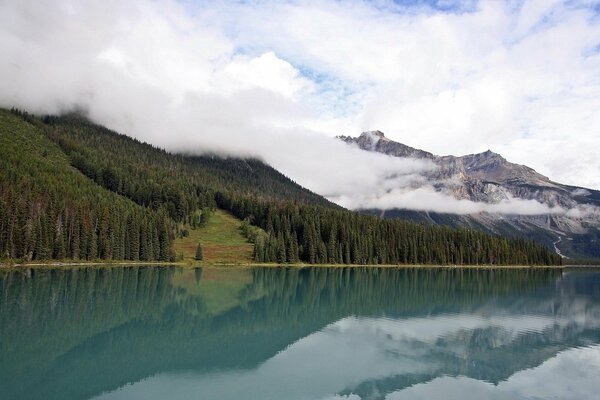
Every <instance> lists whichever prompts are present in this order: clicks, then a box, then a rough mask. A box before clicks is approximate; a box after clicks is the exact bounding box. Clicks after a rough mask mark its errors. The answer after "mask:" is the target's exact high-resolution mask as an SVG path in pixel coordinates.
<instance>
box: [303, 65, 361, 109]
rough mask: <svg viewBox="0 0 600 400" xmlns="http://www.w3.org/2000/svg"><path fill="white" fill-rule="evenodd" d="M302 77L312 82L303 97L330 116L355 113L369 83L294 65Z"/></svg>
mask: <svg viewBox="0 0 600 400" xmlns="http://www.w3.org/2000/svg"><path fill="white" fill-rule="evenodd" d="M295 67H296V68H297V69H298V71H300V73H301V74H302V76H303V77H305V78H306V79H309V80H310V81H311V82H313V83H314V85H315V86H314V90H313V91H312V92H311V93H309V94H307V96H306V97H305V98H304V100H305V101H307V102H308V103H309V104H310V105H311V106H312V107H313V108H318V109H319V110H320V111H322V112H323V113H326V114H328V115H330V116H332V117H336V118H343V117H349V116H352V115H355V114H356V113H358V112H360V110H361V109H362V107H363V106H364V98H363V95H364V93H366V92H368V90H369V88H370V87H371V86H372V84H371V83H366V82H361V83H356V82H349V81H345V80H342V79H340V78H338V77H336V76H335V75H332V74H328V73H324V72H320V71H317V70H315V69H312V68H310V67H307V66H295Z"/></svg>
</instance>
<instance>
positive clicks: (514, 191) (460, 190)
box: [340, 131, 600, 257]
mask: <svg viewBox="0 0 600 400" xmlns="http://www.w3.org/2000/svg"><path fill="white" fill-rule="evenodd" d="M340 139H341V140H343V141H345V142H346V143H349V144H353V145H357V146H358V147H360V148H361V149H363V150H365V151H373V152H379V153H383V154H387V155H390V156H394V157H411V158H417V159H423V160H429V161H430V162H432V163H433V164H434V165H435V168H434V169H433V170H432V171H429V172H427V173H425V174H424V175H425V177H426V180H427V181H426V184H427V185H429V186H431V187H433V188H434V189H435V191H437V192H441V193H445V194H448V195H450V196H452V197H453V198H455V199H458V200H470V201H473V202H478V203H485V204H499V203H501V202H509V201H512V200H514V199H520V200H534V201H536V202H539V203H541V205H544V206H546V207H547V209H548V210H549V212H548V213H545V214H544V213H540V214H537V215H519V213H518V211H517V212H515V214H513V215H511V214H507V213H503V214H497V213H493V212H480V213H473V214H469V215H461V214H450V213H448V214H443V213H439V212H427V211H415V210H406V209H401V208H398V209H390V210H383V211H382V210H376V209H371V210H364V211H366V212H368V213H372V214H377V215H384V216H387V217H400V218H407V219H410V220H414V221H419V222H424V223H430V224H436V225H449V226H453V227H457V226H462V227H469V228H473V229H478V230H482V231H484V232H488V233H495V234H501V235H503V236H509V237H514V236H524V237H528V238H532V239H535V240H537V241H539V242H541V243H544V244H545V245H547V246H548V247H550V248H553V247H554V246H555V245H556V246H557V248H559V249H560V251H561V252H562V253H563V254H566V255H568V256H571V257H600V249H599V247H600V246H598V241H597V238H598V237H599V236H600V231H599V230H598V228H599V227H600V214H599V213H598V208H597V207H600V191H596V190H592V189H586V188H580V187H573V186H569V185H563V184H560V183H557V182H553V181H551V180H550V179H548V178H547V177H545V176H543V175H541V174H539V173H537V172H536V171H535V170H533V169H532V168H529V167H527V166H524V165H518V164H514V163H511V162H508V161H507V160H506V159H505V158H503V157H502V156H501V155H499V154H496V153H494V152H492V151H489V150H488V151H486V152H483V153H479V154H469V155H466V156H462V157H455V156H436V155H433V154H432V153H428V152H426V151H422V150H418V149H414V148H412V147H409V146H406V145H404V144H401V143H397V142H394V141H392V140H389V139H387V138H386V137H385V135H384V134H383V133H382V132H379V131H375V132H365V133H363V134H361V135H360V136H359V137H357V138H352V137H348V136H341V137H340Z"/></svg>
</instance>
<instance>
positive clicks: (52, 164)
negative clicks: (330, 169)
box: [0, 111, 560, 265]
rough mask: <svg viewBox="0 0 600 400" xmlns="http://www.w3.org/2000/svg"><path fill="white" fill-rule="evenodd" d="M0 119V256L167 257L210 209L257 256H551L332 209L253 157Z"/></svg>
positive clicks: (63, 121) (59, 122)
mask: <svg viewBox="0 0 600 400" xmlns="http://www.w3.org/2000/svg"><path fill="white" fill-rule="evenodd" d="M0 117H1V119H0V141H1V142H0V143H1V144H2V146H1V148H0V156H1V158H2V160H1V161H0V162H1V163H2V164H1V166H2V169H1V171H0V258H4V259H13V260H25V261H29V260H45V259H84V260H93V259H116V260H123V259H126V260H173V259H174V258H175V254H174V252H173V250H172V241H173V239H174V237H175V235H176V234H178V230H177V226H178V224H180V223H184V222H187V223H190V222H191V221H190V220H191V217H192V215H194V213H195V212H196V211H197V210H198V209H201V208H207V207H208V208H215V207H219V208H222V209H224V210H227V211H230V212H231V213H233V214H234V215H235V216H237V217H239V218H240V219H244V220H245V221H244V223H243V224H242V229H243V232H244V233H245V234H246V236H247V237H248V238H249V240H250V241H252V242H253V243H254V244H255V246H254V247H255V250H254V257H255V260H256V261H259V262H282V263H283V262H291V263H294V262H299V261H302V262H307V263H332V264H338V263H345V264H397V263H413V264H417V263H427V264H542V265H547V264H558V263H560V258H559V257H558V256H557V255H556V254H553V252H551V251H550V250H548V249H547V248H545V247H543V246H539V245H537V244H535V243H533V242H530V241H525V240H519V239H515V240H507V239H504V238H499V237H494V236H489V235H485V234H483V233H477V232H474V231H470V230H466V229H458V230H453V229H449V228H445V227H433V226H432V227H426V226H423V225H419V224H415V223H411V222H406V221H401V220H381V219H379V218H377V217H372V216H366V215H360V214H357V213H354V212H350V211H347V210H343V209H341V208H340V207H338V206H336V205H334V204H332V203H330V202H329V201H327V200H326V199H324V198H323V197H321V196H318V195H316V194H314V193H312V192H310V191H308V190H306V189H304V188H302V187H301V186H299V185H297V184H296V183H294V182H293V181H291V180H290V179H288V178H287V177H285V176H284V175H282V174H281V173H279V172H278V171H276V170H275V169H273V168H271V167H269V166H268V165H266V164H264V163H262V162H261V161H258V160H252V159H236V158H222V157H218V156H207V155H205V156H189V155H173V154H170V153H168V152H166V151H164V150H162V149H159V148H156V147H153V146H151V145H148V144H145V143H141V142H139V141H137V140H135V139H132V138H129V137H127V136H124V135H120V134H118V133H116V132H113V131H110V130H108V129H105V128H103V127H100V126H98V125H95V124H92V123H90V122H89V121H87V120H86V119H85V118H83V117H81V116H78V115H67V116H63V117H54V116H46V117H42V118H38V117H33V116H31V115H29V114H26V113H23V112H18V111H13V112H12V113H11V112H8V111H0ZM257 227H260V228H262V229H258V228H257Z"/></svg>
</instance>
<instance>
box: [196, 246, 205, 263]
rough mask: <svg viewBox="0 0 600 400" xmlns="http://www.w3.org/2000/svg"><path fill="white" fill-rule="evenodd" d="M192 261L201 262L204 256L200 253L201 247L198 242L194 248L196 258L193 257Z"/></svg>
mask: <svg viewBox="0 0 600 400" xmlns="http://www.w3.org/2000/svg"><path fill="white" fill-rule="evenodd" d="M194 259H195V260H197V261H202V260H203V259H204V254H203V252H202V246H201V245H200V242H198V245H197V246H196V256H195V257H194Z"/></svg>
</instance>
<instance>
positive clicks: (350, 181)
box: [0, 0, 600, 213]
mask: <svg viewBox="0 0 600 400" xmlns="http://www.w3.org/2000/svg"><path fill="white" fill-rule="evenodd" d="M438 3H439V2H422V3H419V2H415V3H414V4H412V5H410V6H403V7H401V6H398V5H396V4H394V3H393V2H386V1H374V2H362V1H355V2H351V3H347V4H339V3H331V2H319V1H314V2H309V3H307V4H298V3H296V2H262V1H260V2H259V1H256V2H254V1H250V2H243V3H239V2H211V1H209V2H194V1H183V2H176V1H167V0H165V1H146V0H137V1H131V2H118V1H94V0H90V1H68V0H56V1H51V2H48V3H46V4H45V5H44V7H40V5H39V2H35V1H28V0H25V1H12V0H8V1H5V2H3V3H2V4H0V52H1V53H2V55H3V56H2V58H1V59H0V77H1V78H0V79H1V82H2V90H0V105H2V106H5V107H10V106H17V107H20V108H23V109H27V110H29V111H33V112H38V113H60V112H64V111H70V110H73V109H80V110H85V111H86V112H87V113H88V115H89V117H90V118H91V119H93V120H94V121H96V122H98V123H101V124H104V125H106V126H108V127H110V128H112V129H115V130H118V131H120V132H123V133H126V134H128V135H131V136H134V137H136V138H139V139H141V140H145V141H148V142H151V143H153V144H156V145H159V146H162V147H165V148H166V149H168V150H172V151H185V152H192V153H205V152H213V153H220V154H226V155H232V156H257V157H260V158H262V159H264V160H265V161H267V162H268V163H270V164H271V165H273V166H274V167H276V168H277V169H279V170H281V171H282V172H284V173H285V174H286V175H288V176H290V177H291V178H293V179H294V180H296V181H297V182H299V183H300V184H302V185H304V186H306V187H308V188H310V189H312V190H314V191H316V192H318V193H321V194H324V195H326V196H329V197H330V198H332V199H334V200H336V201H338V202H340V203H341V204H343V205H347V206H349V207H357V206H360V205H365V204H372V203H373V202H375V203H376V204H380V205H386V204H396V206H398V205H400V206H406V207H416V209H422V207H426V208H427V209H430V210H432V211H446V212H457V213H465V212H466V213H471V212H480V211H490V210H489V209H488V208H486V207H490V206H484V205H477V204H465V203H464V202H462V201H459V200H455V199H453V198H449V197H447V196H446V197H444V195H442V194H440V193H433V191H432V190H431V189H430V188H428V187H423V185H415V184H414V183H415V182H419V181H420V180H421V181H422V173H424V172H426V171H428V170H429V169H431V168H434V167H433V166H432V165H431V164H428V163H427V162H424V161H416V160H401V159H397V158H392V157H388V156H384V155H379V154H369V153H366V152H362V151H360V150H358V149H354V148H351V147H349V146H346V145H345V144H344V143H340V142H338V141H337V140H335V139H334V138H333V136H335V135H336V134H352V135H355V134H357V133H359V132H361V131H363V130H367V129H381V130H384V131H386V133H388V135H389V136H390V137H391V138H392V139H395V140H397V141H401V142H405V143H407V144H410V145H413V146H416V147H420V148H424V149H426V150H429V151H432V152H436V153H438V154H447V153H455V154H464V153H471V152H476V151H480V150H484V149H487V148H494V149H495V150H496V151H498V152H501V153H502V154H503V155H505V156H506V157H507V158H509V159H511V161H514V162H518V163H523V164H528V165H530V166H532V167H534V168H537V169H538V170H539V171H540V172H541V173H543V174H545V175H548V176H550V177H551V178H552V179H554V180H558V181H564V182H566V183H573V184H575V183H576V184H577V185H581V186H586V185H587V186H590V187H600V180H599V179H600V178H598V177H599V176H600V175H598V173H597V172H598V171H599V170H600V159H598V158H597V157H596V154H595V149H597V148H599V147H600V135H599V134H598V132H599V131H600V114H598V113H597V110H598V109H599V108H600V74H598V71H600V51H599V50H600V48H599V47H598V41H597V38H598V37H600V19H599V18H598V11H597V10H598V8H597V5H596V4H595V3H593V2H585V1H581V2H577V1H575V2H573V1H570V2H565V3H563V2H558V1H532V2H526V3H524V4H521V3H520V2H519V3H516V2H496V1H482V2H468V3H464V2H457V3H452V2H450V3H447V2H444V4H441V3H440V4H438ZM390 177H394V179H395V180H396V181H397V182H405V183H406V185H401V187H402V189H395V190H391V191H390V190H388V189H390V188H389V187H387V186H386V183H385V182H389V178H390ZM417 187H418V188H419V189H418V190H413V189H416V188H417ZM382 190H383V191H382ZM540 206H541V204H532V203H523V201H512V202H507V203H506V204H499V205H495V206H494V208H493V211H494V212H496V211H498V212H515V211H518V212H524V213H537V212H540V213H541V212H543V213H545V212H553V211H552V210H548V209H543V208H540ZM419 207H421V208H419ZM554 211H556V210H554Z"/></svg>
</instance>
